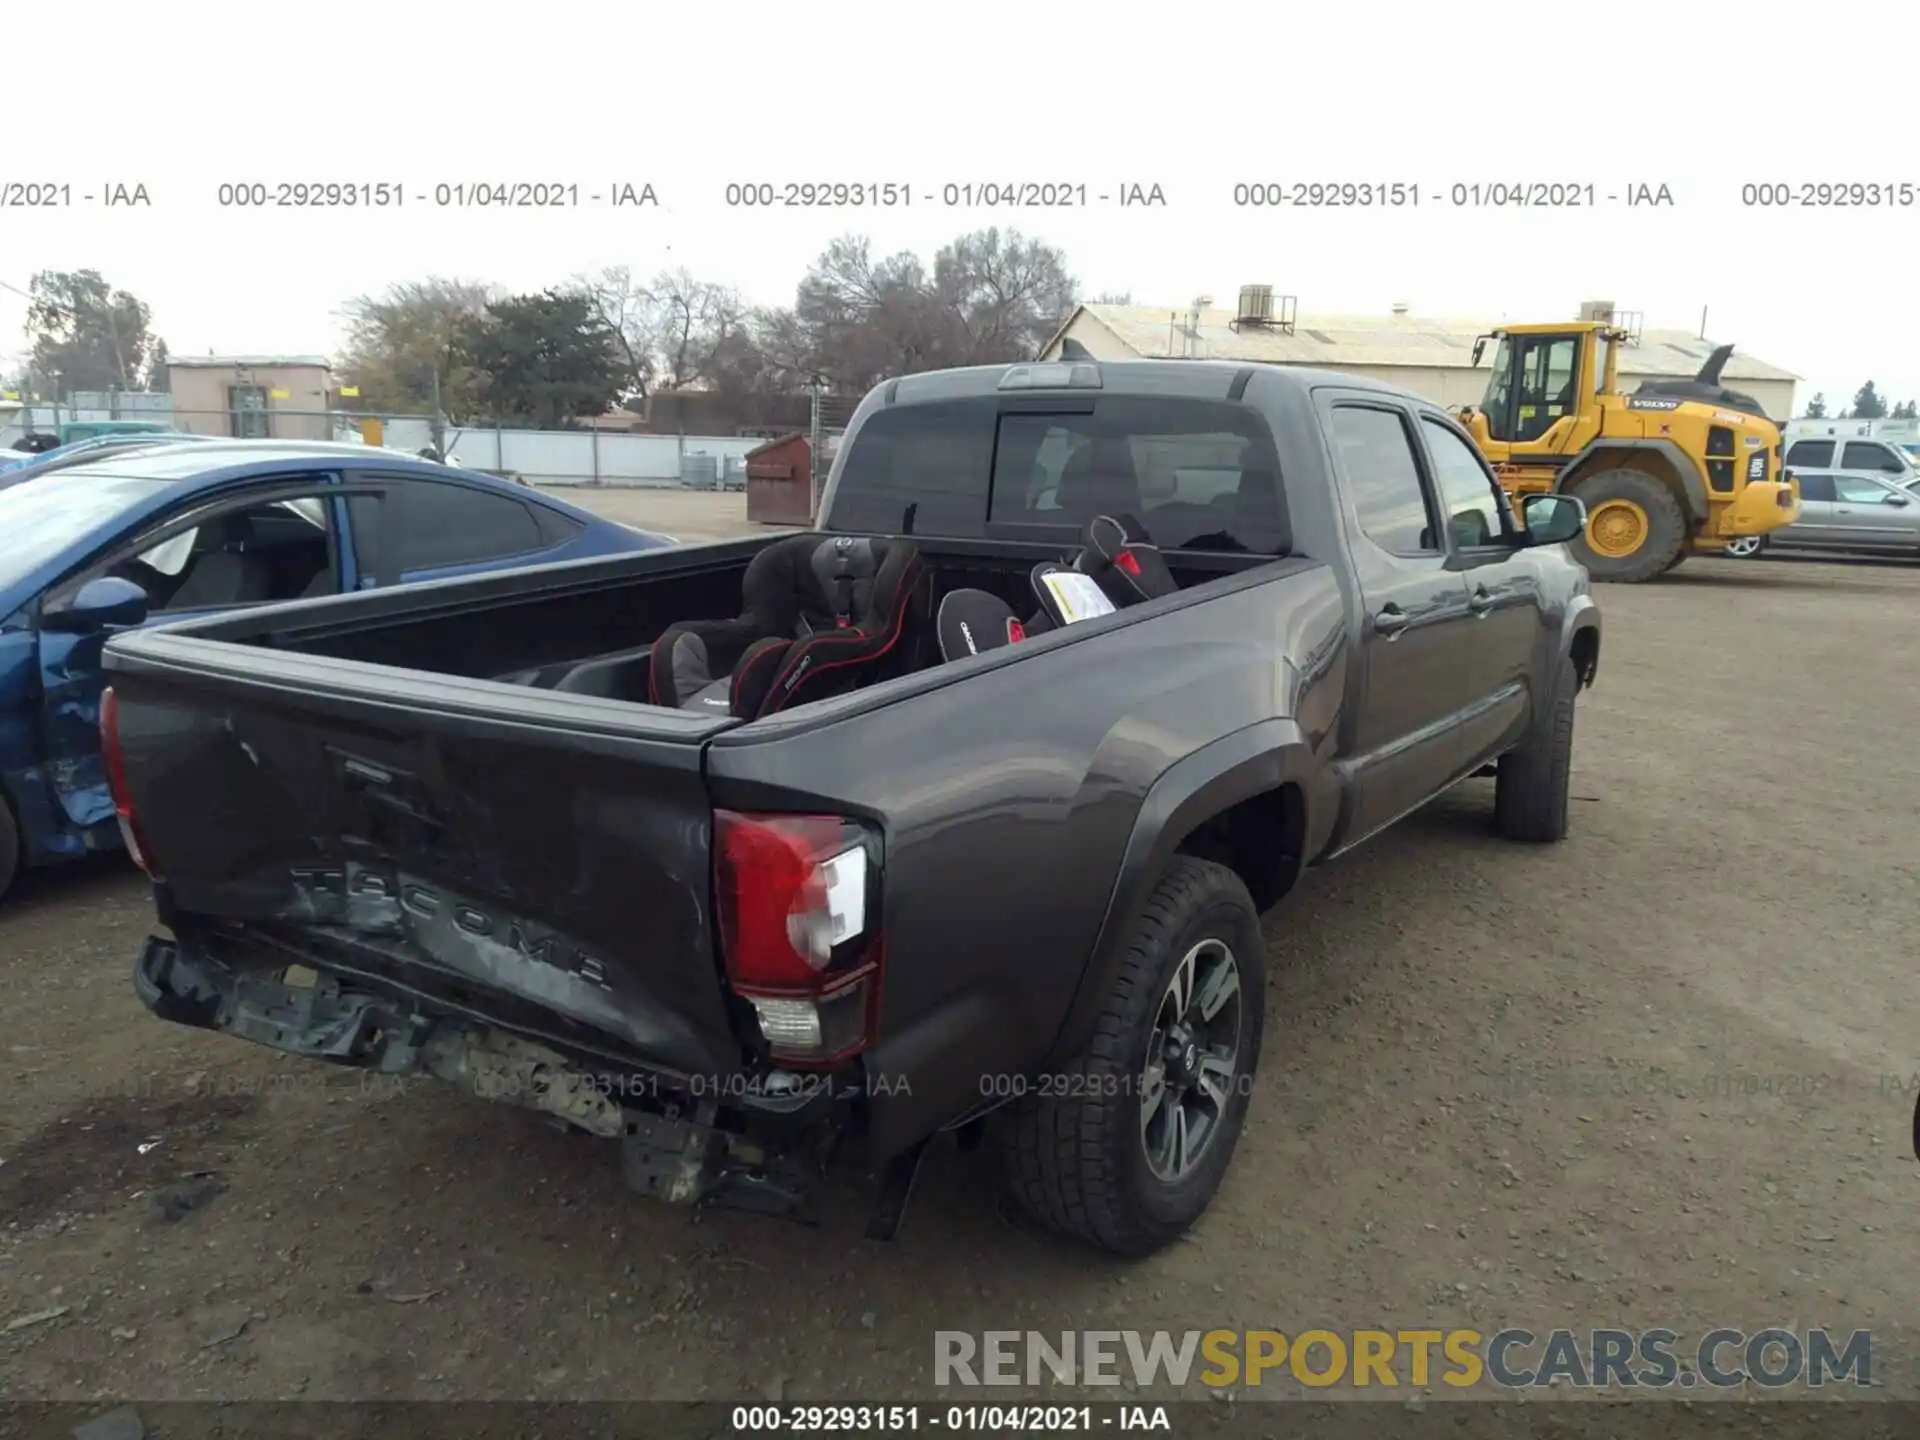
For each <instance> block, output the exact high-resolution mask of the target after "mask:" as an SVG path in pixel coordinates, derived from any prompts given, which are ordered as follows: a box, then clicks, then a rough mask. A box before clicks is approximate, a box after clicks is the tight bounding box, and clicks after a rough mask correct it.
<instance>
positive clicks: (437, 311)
mask: <svg viewBox="0 0 1920 1440" xmlns="http://www.w3.org/2000/svg"><path fill="white" fill-rule="evenodd" d="M494 294H495V291H494V287H492V286H491V285H488V284H485V283H483V282H481V281H477V280H456V279H447V278H443V277H438V276H429V277H428V278H427V279H425V280H410V281H406V282H403V283H401V284H398V285H394V286H391V287H390V288H389V289H388V290H387V291H386V292H385V293H384V294H380V295H358V296H355V297H354V298H353V299H351V300H349V301H348V302H347V303H346V304H345V305H344V306H343V307H342V309H341V317H342V319H343V320H344V321H345V322H346V330H347V343H346V347H345V349H344V350H343V351H342V352H341V354H340V357H339V374H340V383H341V384H342V385H344V386H347V387H352V388H357V389H358V390H359V391H360V395H359V398H358V400H357V401H355V402H353V403H352V405H351V408H353V409H358V410H364V411H369V412H372V413H375V414H386V415H432V416H434V417H435V420H436V422H437V421H438V419H439V418H440V416H441V415H444V416H446V417H448V418H451V419H453V420H454V421H456V422H464V421H466V420H469V419H471V418H473V416H474V415H475V414H476V413H477V412H476V411H475V408H474V406H475V399H474V396H475V392H476V387H477V385H478V383H479V378H480V377H478V376H477V375H475V374H474V373H473V372H472V371H471V370H470V369H469V368H468V367H467V366H466V365H465V363H464V361H463V359H462V356H461V341H462V338H463V336H464V335H465V332H466V329H467V327H468V326H469V325H470V324H471V323H472V322H473V321H474V320H476V319H477V318H479V317H480V316H482V315H484V314H485V313H486V308H487V302H488V301H489V300H491V299H493V298H494ZM436 407H437V413H436ZM436 428H437V424H436ZM436 443H438V442H436Z"/></svg>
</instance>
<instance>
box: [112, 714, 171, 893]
mask: <svg viewBox="0 0 1920 1440" xmlns="http://www.w3.org/2000/svg"><path fill="white" fill-rule="evenodd" d="M100 749H101V752H102V754H103V755H104V757H105V759H106V762H107V788H108V789H109V790H110V791H112V792H113V814H114V818H115V819H116V820H118V821H119V822H120V838H121V839H122V840H124V841H126V844H127V853H128V854H129V855H131V856H132V857H133V863H134V864H136V865H138V866H139V867H140V868H141V869H142V870H144V871H146V872H147V874H149V875H154V878H156V879H157V878H159V877H158V876H157V875H155V872H154V868H153V849H152V847H151V846H149V845H148V844H147V837H146V836H145V835H144V834H142V833H141V830H140V817H139V815H138V814H137V813H136V812H135V810H134V808H133V791H132V790H131V789H129V788H128V786H127V761H126V756H125V755H124V754H122V753H121V750H120V700H119V697H118V696H116V695H115V694H114V693H113V687H112V686H108V687H107V688H106V689H105V690H103V691H101V692H100Z"/></svg>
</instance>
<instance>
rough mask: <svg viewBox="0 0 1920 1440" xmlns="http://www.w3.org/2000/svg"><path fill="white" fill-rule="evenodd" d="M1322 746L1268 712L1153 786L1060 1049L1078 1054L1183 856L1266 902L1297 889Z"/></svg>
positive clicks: (1262, 905) (1260, 904)
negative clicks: (1146, 911) (1131, 940)
mask: <svg viewBox="0 0 1920 1440" xmlns="http://www.w3.org/2000/svg"><path fill="white" fill-rule="evenodd" d="M1315 773H1316V768H1315V765H1314V762H1313V753H1312V750H1311V748H1310V747H1309V746H1308V744H1307V741H1306V738H1305V736H1304V735H1303V734H1302V733H1301V731H1300V727H1299V726H1298V725H1297V724H1295V723H1294V722H1293V721H1291V720H1281V719H1273V720H1264V721H1260V722H1259V723H1257V724H1254V725H1251V726H1248V727H1247V728H1246V729H1244V730H1239V731H1235V732H1234V733H1233V734H1231V735H1227V736H1223V737H1222V738H1221V739H1219V740H1216V741H1214V742H1213V743H1211V744H1209V745H1207V746H1204V747H1203V748H1201V749H1199V750H1197V751H1195V752H1194V753H1192V754H1191V755H1188V756H1186V757H1185V758H1184V759H1182V760H1180V761H1178V762H1177V763H1175V764H1174V765H1172V766H1171V767H1169V768H1168V769H1167V770H1166V771H1164V772H1163V773H1162V774H1161V776H1160V778H1159V779H1158V780H1156V781H1155V782H1154V783H1153V785H1152V786H1151V787H1150V788H1149V789H1148V791H1147V794H1146V797H1145V799H1144V800H1143V801H1142V803H1141V806H1140V809H1139V811H1138V813H1137V814H1136V815H1135V817H1134V823H1133V829H1132V832H1131V834H1129V836H1128V838H1127V847H1126V850H1125V852H1124V853H1123V855H1122V857H1121V861H1120V869H1119V873H1118V875H1117V876H1116V877H1115V879H1114V885H1113V889H1112V891H1111V892H1110V893H1109V895H1108V899H1107V907H1106V912H1105V914H1104V915H1103V916H1102V917H1101V921H1100V928H1099V931H1098V933H1097V934H1096V936H1095V939H1094V943H1093V947H1092V949H1091V950H1090V951H1089V952H1088V957H1087V960H1086V963H1085V965H1084V967H1083V968H1082V970H1081V974H1080V980H1079V983H1078V985H1077V986H1076V988H1075V991H1074V997H1073V1000H1072V1002H1071V1003H1070V1005H1069V1006H1068V1009H1067V1013H1066V1017H1065V1019H1064V1021H1063V1023H1062V1025H1061V1027H1060V1031H1059V1033H1058V1034H1057V1035H1056V1037H1055V1040H1054V1044H1053V1047H1052V1051H1053V1054H1054V1055H1055V1056H1056V1057H1059V1056H1070V1055H1073V1054H1077V1053H1078V1051H1079V1047H1080V1046H1081V1044H1082V1043H1083V1042H1084V1041H1085V1039H1086V1037H1087V1034H1088V1032H1089V1030H1090V1028H1091V1025H1092V1022H1093V1019H1094V1016H1095V1015H1096V1013H1097V1012H1098V1009H1099V1006H1100V997H1101V996H1102V995H1103V994H1104V993H1105V989H1106V986H1107V983H1108V982H1109V980H1110V979H1111V977H1112V974H1113V971H1114V969H1115V967H1116V966H1117V965H1118V964H1119V961H1120V958H1121V953H1122V950H1123V947H1124V944H1125V939H1126V932H1127V926H1128V924H1129V922H1130V921H1131V920H1132V918H1133V916H1134V914H1135V912H1136V911H1138V909H1139V908H1140V906H1141V905H1142V904H1143V903H1144V902H1145V900H1146V898H1147V896H1148V895H1149V894H1150V893H1151V892H1152V890H1153V887H1154V885H1155V884H1156V883H1157V882H1158V880H1159V878H1160V876H1161V874H1162V873H1163V872H1164V871H1165V869H1166V867H1167V864H1168V862H1169V861H1171V860H1172V858H1173V857H1174V856H1175V855H1179V854H1186V855H1192V856H1194V857H1196V858H1198V859H1204V860H1213V861H1217V862H1218V863H1220V864H1223V865H1225V866H1227V867H1228V868H1229V869H1231V870H1233V871H1234V873H1235V874H1237V875H1239V876H1240V878H1241V881H1242V882H1243V883H1244V884H1245V885H1246V886H1247V891H1248V894H1249V895H1250V896H1252V898H1253V901H1254V906H1255V908H1256V909H1257V910H1261V911H1264V910H1265V909H1267V908H1268V907H1269V906H1270V905H1272V904H1273V903H1275V902H1277V901H1278V900H1279V899H1280V897H1281V896H1283V895H1285V894H1286V893H1287V891H1288V890H1290V889H1291V888H1292V887H1293V885H1294V883H1295V881H1297V880H1298V878H1299V876H1300V873H1301V871H1302V870H1303V869H1304V868H1305V863H1306V856H1307V855H1308V854H1309V853H1310V841H1311V835H1312V833H1313V832H1312V819H1313V817H1314V815H1315V814H1316V812H1318V811H1320V810H1322V809H1323V808H1324V807H1321V806H1318V805H1316V804H1315V802H1314V798H1313V797H1314V794H1315V786H1314V785H1313V784H1312V783H1310V777H1311V776H1313V775H1314V774H1315Z"/></svg>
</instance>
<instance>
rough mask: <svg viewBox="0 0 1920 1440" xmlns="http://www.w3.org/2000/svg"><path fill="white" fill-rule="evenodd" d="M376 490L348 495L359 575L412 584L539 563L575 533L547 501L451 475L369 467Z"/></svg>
mask: <svg viewBox="0 0 1920 1440" xmlns="http://www.w3.org/2000/svg"><path fill="white" fill-rule="evenodd" d="M354 478H355V479H356V480H357V481H363V482H365V483H366V484H367V485H369V486H371V487H377V489H378V497H377V498H362V499H360V500H358V501H356V502H354V503H353V505H352V509H353V522H352V538H353V551H354V556H355V559H356V564H357V576H356V583H357V584H358V585H359V587H360V588H363V589H367V588H372V586H373V585H376V584H378V585H394V584H409V583H411V582H413V581H416V580H438V579H441V578H443V577H445V576H450V575H465V574H472V573H475V572H479V571H486V570H498V569H503V568H506V567H508V566H518V565H537V564H539V563H541V562H542V561H543V560H550V559H554V558H557V555H558V552H559V551H560V550H561V548H562V547H563V546H564V545H565V544H566V543H567V542H568V541H569V540H571V539H572V538H573V536H574V535H575V534H577V533H578V531H577V530H575V529H572V528H570V524H569V522H566V521H565V519H564V517H561V516H559V515H557V514H555V513H554V512H550V511H548V510H547V509H546V508H545V507H544V506H538V505H530V504H528V503H527V502H525V501H523V500H520V499H518V498H517V497H515V496H512V495H506V494H502V493H500V492H499V491H497V490H493V489H489V488H486V487H484V486H479V485H469V484H465V483H463V482H461V481H459V480H454V479H446V480H441V479H427V478H425V477H422V476H413V475H380V474H378V473H375V472H366V473H364V474H360V475H356V476H355V477H354Z"/></svg>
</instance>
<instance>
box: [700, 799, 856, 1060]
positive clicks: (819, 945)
mask: <svg viewBox="0 0 1920 1440" xmlns="http://www.w3.org/2000/svg"><path fill="white" fill-rule="evenodd" d="M877 879H878V866H877V864H876V855H875V853H874V847H873V845H872V843H871V841H870V838H869V836H868V833H867V831H865V830H864V829H863V828H861V827H860V826H859V825H857V824H856V823H854V822H853V821H851V820H845V819H842V818H840V817H839V816H834V815H742V814H737V813H735V812H733V811H731V810H720V811H716V812H715V814H714V897H715V902H716V905H715V909H716V911H717V914H718V919H719V926H720V950H721V955H722V958H723V959H724V960H725V962H726V967H727V978H728V980H729V982H730V983H731V984H732V986H733V989H734V991H735V992H736V993H737V994H739V995H741V996H742V997H744V998H745V999H746V1000H748V1001H749V1002H751V1003H752V1005H753V1007H754V1011H755V1013H756V1014H757V1015H758V1016H759V1020H760V1030H761V1033H762V1034H763V1035H764V1036H765V1037H766V1040H767V1045H768V1048H769V1049H770V1051H771V1052H772V1054H773V1055H774V1056H775V1057H777V1058H778V1059H780V1060H782V1061H784V1062H786V1063H788V1064H793V1065H800V1066H806V1065H827V1064H832V1063H834V1062H835V1061H839V1060H843V1059H845V1058H846V1057H847V1056H849V1055H853V1054H856V1053H858V1052H859V1051H861V1050H864V1049H865V1048H866V1047H867V1046H868V1045H870V1044H871V1043H872V1042H873V1039H874V1021H875V1019H876V1017H877V1015H878V1002H879V993H880V965H881V944H880V935H879V928H878V923H877V921H878V914H879V910H878V904H877V901H878V895H877V893H876V892H877V888H878V886H877Z"/></svg>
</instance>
